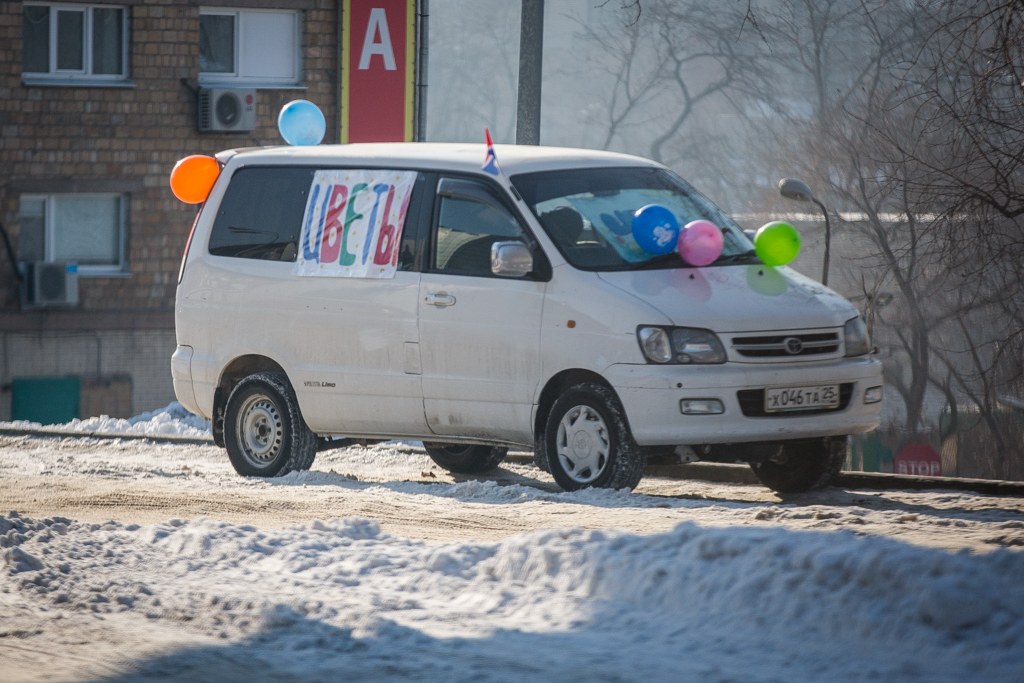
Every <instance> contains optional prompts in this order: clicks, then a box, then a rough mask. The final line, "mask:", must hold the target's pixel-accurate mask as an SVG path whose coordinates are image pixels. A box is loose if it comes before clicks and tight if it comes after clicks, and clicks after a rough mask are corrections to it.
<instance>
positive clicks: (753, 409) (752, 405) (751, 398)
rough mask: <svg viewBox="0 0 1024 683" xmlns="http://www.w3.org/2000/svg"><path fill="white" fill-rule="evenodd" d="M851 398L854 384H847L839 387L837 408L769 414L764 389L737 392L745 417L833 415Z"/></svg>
mask: <svg viewBox="0 0 1024 683" xmlns="http://www.w3.org/2000/svg"><path fill="white" fill-rule="evenodd" d="M851 396H853V382H846V383H844V384H840V385H839V406H838V407H836V408H808V409H806V410H784V411H780V412H777V413H768V412H765V409H764V389H742V390H740V391H737V392H736V399H737V400H738V401H739V403H740V410H741V411H742V412H743V415H744V417H800V416H802V415H808V414H813V413H825V412H829V413H831V412H836V411H839V410H843V409H844V408H846V406H848V405H850V397H851Z"/></svg>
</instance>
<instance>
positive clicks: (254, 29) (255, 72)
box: [199, 8, 302, 87]
mask: <svg viewBox="0 0 1024 683" xmlns="http://www.w3.org/2000/svg"><path fill="white" fill-rule="evenodd" d="M301 30H302V14H301V13H300V12H297V11H291V10H288V11H277V10H232V9H213V8H202V9H201V10H200V13H199V82H200V83H201V84H203V85H211V84H231V85H239V86H240V85H248V86H256V87H267V86H271V87H272V86H274V85H296V84H298V83H299V80H300V78H301V75H302V70H301V57H300V53H299V45H300V32H301Z"/></svg>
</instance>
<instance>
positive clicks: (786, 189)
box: [779, 178, 832, 287]
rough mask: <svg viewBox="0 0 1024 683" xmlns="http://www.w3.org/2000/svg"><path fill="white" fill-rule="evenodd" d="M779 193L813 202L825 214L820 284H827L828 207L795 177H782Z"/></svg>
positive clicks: (828, 246)
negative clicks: (823, 254)
mask: <svg viewBox="0 0 1024 683" xmlns="http://www.w3.org/2000/svg"><path fill="white" fill-rule="evenodd" d="M779 194H781V195H782V196H783V197H785V198H786V199H794V200H796V201H798V202H814V203H815V204H817V205H818V207H819V208H820V209H821V213H822V214H824V215H825V262H824V263H823V264H822V266H821V284H823V285H825V286H826V287H827V286H828V260H829V248H830V247H831V245H832V226H831V225H830V224H829V220H828V209H826V208H825V205H824V204H822V203H821V202H819V201H818V200H817V199H815V198H814V194H813V193H812V192H811V188H809V187H808V186H807V183H805V182H803V181H802V180H797V179H796V178H783V179H782V180H780V181H779Z"/></svg>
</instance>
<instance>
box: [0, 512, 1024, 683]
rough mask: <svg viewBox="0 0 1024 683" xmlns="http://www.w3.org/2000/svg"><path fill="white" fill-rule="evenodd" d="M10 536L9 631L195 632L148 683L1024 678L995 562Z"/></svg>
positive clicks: (911, 556)
mask: <svg viewBox="0 0 1024 683" xmlns="http://www.w3.org/2000/svg"><path fill="white" fill-rule="evenodd" d="M0 536H2V538H0V546H2V548H0V553H2V558H3V559H2V565H3V566H0V608H2V609H0V615H2V614H3V612H4V611H6V610H13V609H24V608H26V606H30V607H33V606H34V608H35V609H42V608H45V609H46V610H47V611H48V612H49V613H51V614H52V613H53V612H60V613H62V614H64V615H65V617H64V618H63V619H62V620H61V623H63V624H65V625H66V624H67V623H68V621H69V620H74V619H80V620H86V619H94V618H95V616H94V615H98V616H102V617H103V618H104V619H105V620H106V621H105V622H104V623H107V624H111V623H114V621H115V620H129V621H130V620H133V619H135V620H141V621H138V623H140V624H141V623H143V622H148V623H150V624H152V623H159V624H161V625H162V628H164V629H165V630H168V629H178V630H183V629H191V631H190V632H191V633H193V634H194V635H195V638H196V641H195V642H196V645H195V646H194V647H185V648H184V649H181V648H179V649H176V650H173V651H170V652H164V653H161V654H159V655H154V656H153V657H151V658H149V659H147V660H145V661H141V662H135V663H134V665H133V666H134V667H135V669H134V671H135V674H139V675H143V676H145V675H153V676H161V675H165V676H167V677H168V678H175V677H178V676H186V675H188V671H192V672H201V671H203V670H204V666H206V665H210V666H212V665H213V664H214V663H216V664H217V665H219V666H223V665H224V662H225V661H228V662H237V663H239V664H241V663H245V664H246V665H247V666H250V667H251V666H254V665H255V666H257V667H258V669H259V670H260V671H262V672H263V674H264V677H265V679H266V680H293V679H294V680H313V679H316V680H465V681H474V682H475V681H479V680H482V679H486V680H489V681H521V680H558V681H570V680H573V681H594V680H604V681H611V680H617V681H619V680H621V681H626V680H629V681H635V680H640V681H670V680H671V681H678V680H700V681H705V680H706V681H721V680H739V681H744V682H745V683H749V682H752V681H787V682H788V681H830V682H834V681H865V680H899V681H927V682H928V683H936V682H939V681H964V680H971V681H1007V682H1009V681H1016V682H1019V681H1020V680H1021V674H1022V671H1024V664H1022V662H1024V587H1022V585H1021V582H1020V577H1021V576H1024V554H1014V553H1012V552H1009V551H1003V550H999V551H995V552H992V553H989V554H986V555H980V556H979V555H969V554H966V553H961V554H950V553H948V552H944V551H939V550H930V549H924V548H917V547H913V546H908V545H904V544H901V543H899V542H897V541H893V540H890V539H882V538H856V537H854V536H853V535H852V534H848V533H828V534H825V533H817V532H794V531H788V530H784V529H768V528H729V529H707V528H702V527H699V526H696V525H694V524H691V523H683V524H680V525H679V526H677V527H676V528H675V529H674V530H672V531H670V532H667V533H662V534H656V535H650V536H637V535H632V534H627V533H622V532H612V531H583V530H578V529H577V530H553V531H538V532H532V533H528V534H522V535H519V536H513V537H511V538H508V539H506V540H504V541H501V542H495V543H479V542H457V543H448V544H428V543H424V542H420V541H411V540H407V539H403V538H397V537H393V536H389V535H386V534H383V533H381V531H380V529H379V527H378V525H377V523H376V522H374V521H372V520H367V519H360V518H348V519H331V520H328V521H319V520H314V521H313V522H312V523H310V524H308V525H294V526H291V527H288V528H285V529H282V530H279V531H260V530H257V529H256V528H255V527H251V526H238V525H232V524H227V523H222V522H214V521H208V520H203V519H200V520H195V521H191V522H185V521H180V520H171V521H170V522H168V523H166V524H158V525H154V526H147V527H138V526H135V525H130V526H122V525H120V524H118V523H114V522H110V523H107V524H103V525H97V524H91V525H90V524H82V523H76V522H73V521H70V520H67V519H59V518H49V519H45V520H32V519H26V518H22V517H19V516H18V515H17V513H11V514H10V515H9V516H7V517H3V516H0ZM2 620H3V617H2V616H0V621H2ZM120 623H125V622H120ZM132 623H135V622H132ZM186 624H187V626H186ZM33 638H37V639H45V638H46V633H45V629H44V630H43V631H40V632H39V633H38V634H37V635H35V636H33ZM27 644H29V643H27ZM37 646H44V643H43V642H42V641H37ZM135 674H133V675H135ZM180 680H184V678H181V679H180Z"/></svg>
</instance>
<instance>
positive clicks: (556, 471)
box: [544, 383, 647, 491]
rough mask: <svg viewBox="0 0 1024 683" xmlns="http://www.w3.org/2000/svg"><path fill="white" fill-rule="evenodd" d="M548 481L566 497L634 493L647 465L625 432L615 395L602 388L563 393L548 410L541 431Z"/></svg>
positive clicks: (626, 426) (587, 386)
mask: <svg viewBox="0 0 1024 683" xmlns="http://www.w3.org/2000/svg"><path fill="white" fill-rule="evenodd" d="M544 441H545V446H546V449H545V451H546V452H545V455H546V456H547V458H546V459H547V464H548V466H549V467H550V472H551V476H553V477H554V478H555V482H557V483H558V485H559V486H561V487H562V488H563V489H564V490H566V491H575V490H578V489H582V488H588V487H594V488H609V489H622V488H627V489H632V488H634V487H635V486H636V485H637V484H639V483H640V480H641V479H642V478H643V476H644V468H645V467H646V465H647V459H646V458H645V457H644V453H643V451H642V449H641V448H640V446H638V445H637V443H636V441H634V440H633V433H632V431H630V429H629V422H628V421H627V420H626V411H625V410H624V409H623V407H622V404H621V403H620V402H619V399H618V397H617V396H616V395H615V392H614V391H612V390H611V389H609V388H608V387H605V386H602V385H600V384H589V383H588V384H577V385H576V386H573V387H570V388H569V389H566V390H565V392H564V393H563V394H562V395H561V396H559V397H558V400H556V401H555V404H554V405H553V406H552V407H551V413H550V414H549V415H548V421H547V426H546V428H545V430H544Z"/></svg>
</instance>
